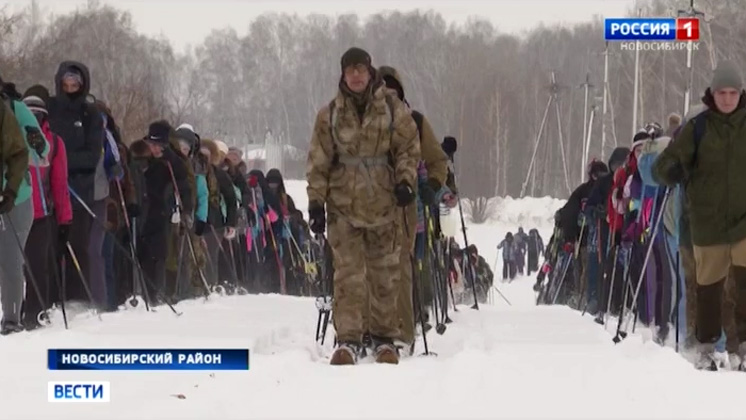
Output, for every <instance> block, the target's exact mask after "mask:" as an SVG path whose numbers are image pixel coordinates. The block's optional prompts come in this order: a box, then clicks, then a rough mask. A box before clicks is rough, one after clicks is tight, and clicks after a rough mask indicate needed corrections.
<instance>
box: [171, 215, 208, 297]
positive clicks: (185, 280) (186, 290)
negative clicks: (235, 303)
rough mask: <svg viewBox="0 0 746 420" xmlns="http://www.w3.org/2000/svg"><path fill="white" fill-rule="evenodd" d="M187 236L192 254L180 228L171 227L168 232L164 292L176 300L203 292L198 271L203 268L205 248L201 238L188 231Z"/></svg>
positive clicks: (202, 270) (201, 270)
mask: <svg viewBox="0 0 746 420" xmlns="http://www.w3.org/2000/svg"><path fill="white" fill-rule="evenodd" d="M172 226H173V225H172ZM188 238H189V241H191V243H192V247H193V249H194V256H192V251H191V249H190V246H189V243H187V237H185V236H184V233H182V232H181V229H179V228H173V227H172V228H171V229H170V231H169V234H168V257H167V258H166V290H165V294H166V296H168V297H170V298H175V299H176V300H182V299H189V298H192V297H195V296H200V295H203V294H204V293H205V288H204V285H203V284H202V279H201V277H200V272H204V269H205V265H206V261H207V259H206V255H207V248H206V246H205V242H204V241H203V240H202V238H200V237H199V236H197V235H195V234H194V232H191V231H190V232H189V233H188ZM179 264H181V270H179Z"/></svg>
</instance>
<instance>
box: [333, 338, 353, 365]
mask: <svg viewBox="0 0 746 420" xmlns="http://www.w3.org/2000/svg"><path fill="white" fill-rule="evenodd" d="M359 352H360V344H359V343H353V342H350V341H340V342H338V343H337V349H336V350H334V353H333V354H332V358H331V360H330V361H329V364H331V365H334V366H344V365H354V364H357V355H358V353H359Z"/></svg>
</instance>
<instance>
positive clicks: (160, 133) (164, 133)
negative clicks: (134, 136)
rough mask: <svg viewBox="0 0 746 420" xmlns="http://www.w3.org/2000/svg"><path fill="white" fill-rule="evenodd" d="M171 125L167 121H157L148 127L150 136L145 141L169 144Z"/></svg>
mask: <svg viewBox="0 0 746 420" xmlns="http://www.w3.org/2000/svg"><path fill="white" fill-rule="evenodd" d="M171 130H172V128H171V124H169V123H168V122H167V121H165V120H160V121H156V122H154V123H152V124H150V127H148V135H147V136H146V137H145V140H148V141H152V142H154V143H158V144H168V137H169V135H170V134H171Z"/></svg>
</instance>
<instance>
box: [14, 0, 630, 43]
mask: <svg viewBox="0 0 746 420" xmlns="http://www.w3.org/2000/svg"><path fill="white" fill-rule="evenodd" d="M38 1H39V3H40V4H41V5H42V8H43V9H44V10H47V11H50V12H53V13H65V12H69V11H72V10H75V9H76V8H78V7H81V6H84V5H85V4H86V0H38ZM100 1H101V3H105V4H111V5H114V6H116V7H118V8H121V9H125V10H128V11H129V12H130V13H131V14H132V17H133V20H134V22H135V24H136V26H137V29H138V30H139V31H140V32H142V33H145V34H148V35H163V36H165V37H166V38H168V39H170V40H171V41H172V43H173V45H174V46H175V47H177V48H178V49H179V50H181V49H183V48H184V47H185V46H187V45H190V44H191V45H196V44H199V43H200V42H201V41H202V40H203V39H204V38H205V37H206V36H207V35H208V34H209V33H210V31H212V30H213V29H220V28H225V27H233V28H235V29H236V31H238V33H239V34H244V33H245V32H246V28H247V27H248V26H249V23H250V22H251V21H252V20H253V19H254V18H256V17H257V16H258V15H261V14H262V13H266V12H279V13H297V14H299V15H307V14H309V13H320V14H327V15H339V14H344V13H348V12H355V13H357V14H358V15H361V16H368V15H370V14H375V13H377V12H380V11H384V10H397V9H398V10H401V11H408V10H413V9H432V10H435V11H437V12H440V14H441V15H442V16H443V17H444V18H445V19H446V20H447V21H449V22H455V23H463V22H464V21H465V20H466V19H467V18H468V17H469V16H472V15H477V16H480V17H482V18H486V19H489V20H490V21H492V23H493V24H494V25H496V26H497V28H498V29H499V30H500V31H501V32H509V33H520V32H521V31H523V30H526V29H530V28H532V27H534V26H536V25H538V24H539V23H540V22H544V23H547V24H553V23H573V22H579V21H584V20H589V19H590V18H591V17H592V16H593V15H595V14H598V15H601V16H605V17H621V16H624V14H625V12H626V11H627V9H629V8H631V7H632V6H633V5H634V0H396V1H392V0H344V1H339V0H320V1H319V0H100ZM2 3H5V4H8V3H9V4H10V8H11V9H13V10H19V9H22V8H24V7H27V6H28V5H29V4H30V3H31V0H3V1H2ZM399 4H405V5H406V6H399ZM600 36H603V35H602V34H599V37H600Z"/></svg>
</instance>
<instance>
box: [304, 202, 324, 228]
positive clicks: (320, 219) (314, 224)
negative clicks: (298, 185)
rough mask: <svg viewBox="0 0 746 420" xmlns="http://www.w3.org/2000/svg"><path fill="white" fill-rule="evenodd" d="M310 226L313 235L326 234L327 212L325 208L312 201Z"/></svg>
mask: <svg viewBox="0 0 746 420" xmlns="http://www.w3.org/2000/svg"><path fill="white" fill-rule="evenodd" d="M308 225H309V226H310V228H311V232H313V233H318V234H321V233H324V230H325V229H326V211H325V210H324V206H322V205H321V204H319V203H317V202H314V201H312V202H311V203H309V205H308Z"/></svg>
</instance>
